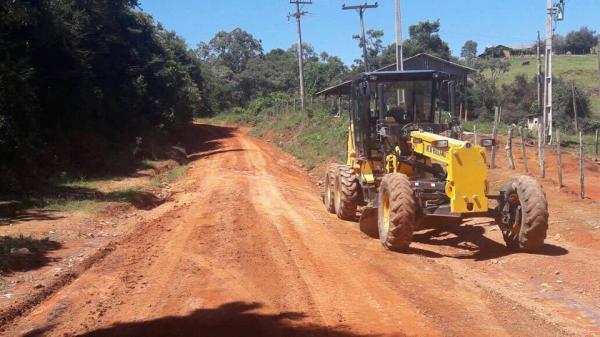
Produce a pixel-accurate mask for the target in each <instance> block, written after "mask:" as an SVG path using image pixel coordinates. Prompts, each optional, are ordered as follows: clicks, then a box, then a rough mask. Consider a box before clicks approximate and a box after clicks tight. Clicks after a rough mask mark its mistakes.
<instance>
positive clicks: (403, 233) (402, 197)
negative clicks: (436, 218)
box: [377, 173, 417, 250]
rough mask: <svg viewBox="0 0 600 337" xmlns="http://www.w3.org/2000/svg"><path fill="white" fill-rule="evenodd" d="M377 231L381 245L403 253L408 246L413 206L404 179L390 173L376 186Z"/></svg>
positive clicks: (412, 219) (409, 189) (412, 227)
mask: <svg viewBox="0 0 600 337" xmlns="http://www.w3.org/2000/svg"><path fill="white" fill-rule="evenodd" d="M378 201H379V202H378V206H379V208H378V214H377V227H378V228H379V240H380V241H381V244H383V246H384V247H385V248H387V249H390V250H403V249H406V248H408V246H409V245H410V243H411V242H412V236H413V230H414V226H415V216H416V211H417V209H416V208H417V204H416V202H415V197H414V195H413V190H412V188H411V187H410V181H409V180H408V177H407V176H406V175H404V174H401V173H392V174H388V175H386V176H385V177H383V180H382V181H381V185H380V186H379V200H378Z"/></svg>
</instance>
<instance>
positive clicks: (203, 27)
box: [141, 0, 600, 64]
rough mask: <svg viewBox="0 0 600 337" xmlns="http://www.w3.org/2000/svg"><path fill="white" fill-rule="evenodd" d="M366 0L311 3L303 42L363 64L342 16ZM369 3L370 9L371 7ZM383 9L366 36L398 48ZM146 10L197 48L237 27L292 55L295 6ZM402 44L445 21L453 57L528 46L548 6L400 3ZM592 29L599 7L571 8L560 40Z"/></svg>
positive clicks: (235, 2) (535, 1)
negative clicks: (422, 26) (416, 27)
mask: <svg viewBox="0 0 600 337" xmlns="http://www.w3.org/2000/svg"><path fill="white" fill-rule="evenodd" d="M364 1H365V0H346V1H344V0H341V1H340V0H313V4H312V5H305V6H304V8H303V10H304V11H307V12H309V14H308V15H306V16H304V17H303V18H302V36H303V41H304V42H306V43H309V44H311V45H312V46H313V47H314V48H315V51H316V52H317V53H320V52H321V51H326V52H327V53H328V54H330V55H335V56H339V57H340V58H341V59H342V60H343V61H344V63H346V64H351V63H352V62H353V60H354V59H356V58H359V57H360V56H361V50H360V49H359V48H358V45H357V42H356V41H355V40H353V39H352V35H354V34H358V32H359V30H360V25H359V18H358V14H357V13H356V11H353V10H346V11H342V10H341V8H342V4H344V3H345V4H347V5H353V4H357V3H364ZM373 2H374V1H370V2H369V3H373ZM378 3H379V7H378V8H375V9H369V10H367V11H366V12H365V28H366V29H382V30H383V31H384V34H385V35H384V37H383V42H384V45H388V44H390V43H392V42H394V41H395V31H396V30H395V14H394V6H395V1H394V0H379V1H378ZM141 8H142V9H143V10H144V11H146V12H148V13H150V14H151V15H152V16H153V17H154V18H155V19H156V20H157V21H159V22H161V23H162V24H163V25H164V26H165V27H166V28H167V29H169V30H174V31H176V32H177V33H178V34H179V35H180V36H182V37H183V38H185V39H186V41H187V42H188V44H189V46H190V47H191V48H194V47H195V46H196V45H197V44H198V43H199V42H201V41H204V42H208V41H209V40H210V39H211V38H212V37H213V36H214V35H215V33H217V32H219V31H231V30H233V29H235V28H237V27H241V28H242V29H244V30H246V31H248V32H249V33H251V34H252V35H254V37H255V38H257V39H259V40H261V41H262V45H263V49H264V50H265V51H269V50H271V49H273V48H284V49H287V48H289V47H290V46H291V45H292V44H293V43H295V41H296V23H295V19H294V18H292V19H291V20H288V17H287V16H288V14H289V13H290V12H293V11H294V10H295V8H294V6H293V5H291V4H290V3H289V0H217V1H215V0H141ZM401 8H402V26H403V27H402V30H403V38H404V39H406V38H408V27H409V25H412V24H415V23H417V22H419V21H424V20H436V19H440V22H441V30H440V36H441V37H442V39H444V40H445V41H447V42H448V43H449V45H450V49H451V51H452V54H453V55H455V56H459V55H460V49H461V47H462V45H463V44H464V42H465V41H467V40H469V39H472V40H475V41H477V43H478V44H479V48H478V52H479V53H481V52H483V50H484V48H485V47H486V46H490V45H497V44H503V45H507V46H515V45H523V44H530V43H531V42H532V41H534V40H535V39H536V35H537V31H538V30H539V31H540V32H541V34H542V39H543V38H544V34H545V8H546V0H494V1H492V0H452V1H450V0H402V1H401ZM581 26H588V27H590V28H591V29H593V30H596V31H597V32H600V0H566V9H565V20H564V21H561V22H559V23H558V25H557V27H556V33H558V34H563V35H564V34H566V33H568V32H569V31H572V30H576V29H579V27H581Z"/></svg>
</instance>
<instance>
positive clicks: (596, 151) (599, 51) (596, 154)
mask: <svg viewBox="0 0 600 337" xmlns="http://www.w3.org/2000/svg"><path fill="white" fill-rule="evenodd" d="M598 53H600V50H598ZM594 153H595V157H596V160H598V129H596V149H595V151H594Z"/></svg>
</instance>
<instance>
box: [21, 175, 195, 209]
mask: <svg viewBox="0 0 600 337" xmlns="http://www.w3.org/2000/svg"><path fill="white" fill-rule="evenodd" d="M186 170H187V166H185V165H182V166H177V167H175V168H173V169H170V170H167V171H165V172H163V173H161V174H159V175H157V176H155V177H152V178H151V179H150V180H149V181H148V183H147V184H146V185H144V184H142V185H139V186H132V187H127V188H123V189H117V190H114V191H111V192H108V193H102V192H100V191H99V190H98V185H99V184H100V183H101V182H102V181H101V180H86V179H83V178H81V179H76V180H71V181H66V182H63V183H61V184H59V185H58V187H57V188H56V191H55V192H54V193H51V196H49V197H46V198H44V199H43V200H42V201H40V202H37V203H35V204H34V205H32V206H38V207H41V208H42V209H44V210H52V211H63V212H74V211H80V212H86V213H98V212H101V211H103V210H104V209H105V208H106V203H107V202H122V203H129V204H131V205H134V206H136V207H138V206H140V205H145V204H146V203H148V200H151V199H153V198H154V195H153V194H152V193H150V192H148V191H144V188H145V187H146V186H148V187H151V188H160V187H162V186H163V185H165V184H170V183H173V182H174V181H176V180H178V179H179V178H181V177H182V176H183V175H184V174H185V172H186Z"/></svg>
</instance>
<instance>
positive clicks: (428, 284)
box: [4, 126, 600, 337]
mask: <svg viewBox="0 0 600 337" xmlns="http://www.w3.org/2000/svg"><path fill="white" fill-rule="evenodd" d="M201 131H202V134H203V135H204V137H207V136H206V135H208V137H207V139H205V140H206V142H205V143H204V146H203V148H202V149H200V152H198V153H197V154H195V155H193V157H194V158H195V161H194V162H192V164H191V168H190V169H189V170H188V172H187V175H186V176H185V178H183V179H182V180H181V181H179V182H178V184H177V188H179V190H180V191H181V192H180V193H179V194H178V195H177V197H176V201H175V202H171V203H168V204H164V205H162V206H160V207H167V208H168V209H167V210H166V211H165V212H161V213H160V214H161V215H160V216H158V217H157V218H156V219H152V220H148V221H146V222H144V223H141V224H139V225H138V227H137V229H136V230H135V231H134V232H133V234H132V235H130V236H128V237H127V238H125V239H121V240H120V241H119V242H118V244H117V245H116V248H115V249H114V251H112V252H111V253H110V254H108V255H107V256H106V257H104V258H103V259H101V260H99V261H97V262H96V263H95V264H94V265H93V266H92V267H91V268H90V269H88V270H87V271H85V272H84V273H82V274H81V275H80V276H79V277H78V278H77V279H76V280H74V281H73V282H72V283H70V284H69V285H67V286H65V287H64V288H62V289H60V290H59V291H57V292H56V293H55V294H53V295H52V296H50V297H49V298H48V299H47V300H45V301H44V302H42V303H41V304H40V305H39V306H38V307H36V308H35V309H33V310H32V311H30V312H28V313H26V314H25V315H24V316H23V317H20V318H19V319H17V320H16V321H15V322H13V323H12V324H11V325H10V326H8V329H7V330H6V331H5V332H4V333H5V334H6V335H9V336H13V335H14V336H20V335H24V336H132V337H133V336H404V335H418V336H438V335H439V336H484V335H487V336H564V335H594V334H600V307H599V305H600V283H599V282H598V281H597V280H598V277H599V276H600V261H599V259H598V258H597V257H598V250H599V249H600V245H598V243H597V242H598V232H599V231H597V230H596V231H594V230H593V229H591V228H589V229H588V228H587V227H586V226H587V225H585V224H584V222H583V219H584V218H586V217H593V216H594V214H595V216H596V218H598V209H597V208H596V209H593V208H592V209H590V207H587V206H586V207H583V206H585V205H583V206H582V205H581V204H574V205H575V206H577V205H579V206H581V207H579V208H578V207H575V206H573V207H571V208H570V209H568V208H565V207H564V206H565V204H564V203H565V202H570V201H569V200H571V199H568V198H567V197H564V198H567V199H568V200H567V199H564V200H563V199H560V198H559V199H557V200H553V199H552V196H551V200H550V209H551V211H552V210H559V209H560V212H557V213H556V214H558V215H555V214H554V213H553V215H552V218H551V221H553V223H556V224H557V225H556V226H555V227H552V226H553V223H551V227H552V228H554V229H551V233H550V239H549V240H548V245H547V246H546V247H545V248H544V249H543V250H542V251H541V252H540V253H539V254H535V255H534V254H510V253H509V252H508V251H507V250H506V249H505V247H504V244H503V243H502V239H501V236H500V233H499V232H498V231H496V230H494V227H492V226H491V225H489V224H487V223H484V220H482V219H478V220H475V221H474V222H479V223H478V224H474V223H470V224H466V225H464V226H461V227H456V228H452V227H450V228H446V229H439V230H431V231H424V232H420V233H418V234H417V235H416V236H415V243H413V245H412V246H411V247H412V248H411V250H410V252H408V253H404V254H402V253H393V252H389V251H386V250H384V249H383V248H382V247H381V245H380V244H379V242H378V241H377V240H375V239H372V238H369V237H368V236H366V235H364V234H362V233H361V232H360V231H359V229H358V225H357V224H356V223H353V222H345V221H340V220H338V219H336V218H335V216H334V215H331V214H329V213H327V212H326V210H325V209H324V207H323V205H322V203H321V200H320V192H319V190H318V189H317V188H316V187H315V185H314V183H313V182H311V181H310V180H309V178H308V177H307V175H306V173H305V172H304V171H302V170H301V169H300V168H299V167H298V166H297V165H296V163H295V162H294V160H293V158H291V157H290V156H288V155H286V154H283V153H281V152H280V151H279V150H277V149H276V148H275V147H273V146H271V145H270V144H267V143H263V142H261V141H259V140H256V139H254V138H252V137H249V136H246V135H245V134H243V133H242V132H240V131H237V130H235V129H232V128H226V127H217V126H202V127H201ZM561 204H562V206H563V207H561ZM595 205H596V207H597V204H595ZM565 226H569V227H565ZM566 228H572V230H573V229H574V230H576V231H578V232H576V234H577V233H578V234H577V235H571V236H569V235H567V229H566ZM553 231H554V232H553ZM561 231H564V234H563V236H566V237H569V238H570V239H569V240H568V241H567V240H565V239H562V238H560V237H561V236H560V233H561ZM569 233H570V232H569ZM582 233H583V234H582ZM586 233H587V234H586ZM557 234H558V236H556V235H557ZM571 238H572V239H571Z"/></svg>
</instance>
